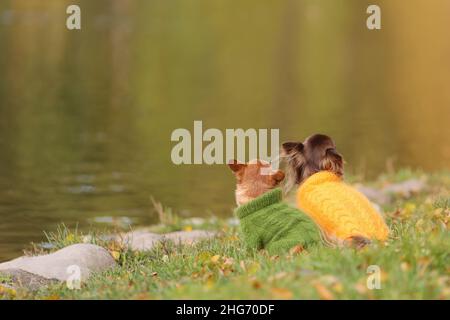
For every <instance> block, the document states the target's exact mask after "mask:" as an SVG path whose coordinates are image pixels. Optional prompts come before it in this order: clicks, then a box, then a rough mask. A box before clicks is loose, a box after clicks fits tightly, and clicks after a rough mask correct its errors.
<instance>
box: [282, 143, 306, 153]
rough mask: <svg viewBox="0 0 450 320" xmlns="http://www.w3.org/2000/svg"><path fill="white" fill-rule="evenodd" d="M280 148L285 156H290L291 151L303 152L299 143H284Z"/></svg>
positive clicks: (301, 144)
mask: <svg viewBox="0 0 450 320" xmlns="http://www.w3.org/2000/svg"><path fill="white" fill-rule="evenodd" d="M281 147H282V149H283V151H284V153H285V154H290V153H292V152H293V151H303V143H301V142H284V143H283V144H282V145H281Z"/></svg>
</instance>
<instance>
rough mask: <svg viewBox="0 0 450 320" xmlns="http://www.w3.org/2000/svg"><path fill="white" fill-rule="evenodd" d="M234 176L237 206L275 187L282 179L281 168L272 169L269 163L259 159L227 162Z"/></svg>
mask: <svg viewBox="0 0 450 320" xmlns="http://www.w3.org/2000/svg"><path fill="white" fill-rule="evenodd" d="M228 166H229V167H230V169H231V170H232V171H233V172H234V175H235V176H236V181H237V185H236V203H237V205H238V206H240V205H242V204H244V203H246V202H249V201H251V200H253V199H255V198H257V197H259V196H260V195H262V194H264V193H266V192H267V191H269V190H271V189H274V188H275V187H277V186H278V185H279V184H280V182H281V181H282V180H283V179H284V173H283V171H281V170H272V169H271V168H270V164H269V163H267V162H263V161H261V160H253V161H250V162H249V163H238V162H237V161H236V160H234V161H233V162H232V163H230V164H228Z"/></svg>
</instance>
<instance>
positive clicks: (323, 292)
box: [314, 282, 334, 300]
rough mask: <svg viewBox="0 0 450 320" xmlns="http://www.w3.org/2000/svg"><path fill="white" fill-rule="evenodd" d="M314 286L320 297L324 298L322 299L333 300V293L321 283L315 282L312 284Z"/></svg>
mask: <svg viewBox="0 0 450 320" xmlns="http://www.w3.org/2000/svg"><path fill="white" fill-rule="evenodd" d="M314 288H316V290H317V293H318V294H319V296H320V298H321V299H324V300H333V299H334V295H333V294H332V293H331V291H330V290H328V289H327V288H326V287H325V286H324V285H323V284H321V283H319V282H316V283H315V284H314Z"/></svg>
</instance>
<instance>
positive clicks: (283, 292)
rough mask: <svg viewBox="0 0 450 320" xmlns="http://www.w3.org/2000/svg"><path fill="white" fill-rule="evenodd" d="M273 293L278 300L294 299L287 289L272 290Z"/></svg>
mask: <svg viewBox="0 0 450 320" xmlns="http://www.w3.org/2000/svg"><path fill="white" fill-rule="evenodd" d="M271 291H272V294H273V295H274V297H275V298H277V299H292V297H293V294H292V292H291V291H290V290H288V289H285V288H272V290H271Z"/></svg>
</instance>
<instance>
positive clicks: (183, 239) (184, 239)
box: [163, 230, 216, 245]
mask: <svg viewBox="0 0 450 320" xmlns="http://www.w3.org/2000/svg"><path fill="white" fill-rule="evenodd" d="M215 236H216V233H215V232H211V231H204V230H192V231H177V232H171V233H166V234H165V235H163V239H164V240H170V241H173V242H175V243H181V244H189V245H192V244H195V243H197V242H199V241H202V240H206V239H211V238H213V237H215Z"/></svg>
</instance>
